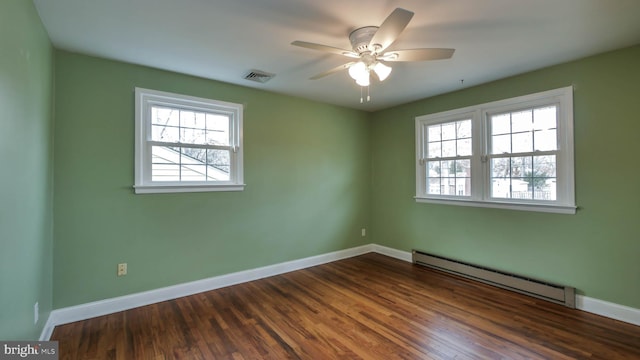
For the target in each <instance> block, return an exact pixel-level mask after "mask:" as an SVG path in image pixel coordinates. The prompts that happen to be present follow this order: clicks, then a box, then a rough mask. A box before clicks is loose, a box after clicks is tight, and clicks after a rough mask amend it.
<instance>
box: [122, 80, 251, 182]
mask: <svg viewBox="0 0 640 360" xmlns="http://www.w3.org/2000/svg"><path fill="white" fill-rule="evenodd" d="M241 129H242V105H239V104H232V103H226V102H220V101H215V100H209V99H202V98H195V97H189V96H184V95H178V94H171V93H165V92H159V91H154V90H146V89H139V88H137V89H136V185H135V189H136V193H149V192H185V191H235V190H242V188H243V186H244V184H243V183H242V146H241V145H242V143H241V141H242V137H241Z"/></svg>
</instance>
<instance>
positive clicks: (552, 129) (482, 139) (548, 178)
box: [416, 87, 576, 213]
mask: <svg viewBox="0 0 640 360" xmlns="http://www.w3.org/2000/svg"><path fill="white" fill-rule="evenodd" d="M467 119H468V121H469V122H470V126H469V128H470V133H471V135H470V138H469V140H468V141H469V147H468V148H469V149H471V153H468V152H464V153H460V152H459V151H458V143H459V142H460V140H461V139H463V140H465V141H467V139H466V138H465V137H459V136H458V134H457V133H456V132H455V131H452V130H449V131H447V134H449V135H447V137H446V138H444V137H443V135H442V134H443V133H444V130H443V128H444V129H449V128H450V127H452V126H453V127H455V124H456V123H457V122H459V121H463V120H467ZM451 134H455V135H451ZM439 136H440V137H439ZM446 141H449V142H451V144H455V146H454V145H449V144H444V145H443V143H445V142H446ZM445 148H446V150H445ZM465 149H466V147H465ZM416 157H417V162H416V200H417V201H418V202H431V203H444V204H455V205H465V206H479V207H499V208H512V209H517V210H532V211H545V212H558V213H575V209H576V207H575V200H574V199H575V197H574V173H573V89H572V88H571V87H566V88H561V89H556V90H550V91H546V92H541V93H536V94H531V95H525V96H521V97H517V98H512V99H506V100H501V101H496V102H492V103H487V104H481V105H477V106H471V107H467V108H463V109H457V110H451V111H446V112H443V113H437V114H431V115H425V116H420V117H417V118H416ZM452 161H453V162H452ZM462 161H464V162H462ZM467 165H468V169H464V167H466V166H467ZM462 169H464V172H461V170H462ZM459 174H460V176H458V175H459ZM463 182H464V185H463ZM463 186H464V189H465V191H458V188H459V187H460V188H462V187H463ZM467 189H468V191H469V192H466V190H467Z"/></svg>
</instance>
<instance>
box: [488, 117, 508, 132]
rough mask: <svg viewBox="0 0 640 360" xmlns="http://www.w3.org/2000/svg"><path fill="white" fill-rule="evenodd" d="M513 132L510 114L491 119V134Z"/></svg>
mask: <svg viewBox="0 0 640 360" xmlns="http://www.w3.org/2000/svg"><path fill="white" fill-rule="evenodd" d="M510 132H511V117H510V114H502V115H495V116H492V117H491V134H492V135H499V134H508V133H510Z"/></svg>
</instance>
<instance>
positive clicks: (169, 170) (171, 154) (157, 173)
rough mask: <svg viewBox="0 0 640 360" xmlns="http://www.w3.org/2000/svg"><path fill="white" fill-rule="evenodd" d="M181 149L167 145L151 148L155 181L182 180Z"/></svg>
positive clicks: (152, 173)
mask: <svg viewBox="0 0 640 360" xmlns="http://www.w3.org/2000/svg"><path fill="white" fill-rule="evenodd" d="M179 164H180V150H179V148H171V147H166V146H153V147H152V148H151V176H152V178H153V181H180V166H179Z"/></svg>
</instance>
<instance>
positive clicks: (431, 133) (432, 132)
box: [427, 124, 442, 142]
mask: <svg viewBox="0 0 640 360" xmlns="http://www.w3.org/2000/svg"><path fill="white" fill-rule="evenodd" d="M427 129H428V139H427V141H430V142H431V141H440V140H442V139H441V138H440V124H438V125H432V126H429V127H428V128H427Z"/></svg>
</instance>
